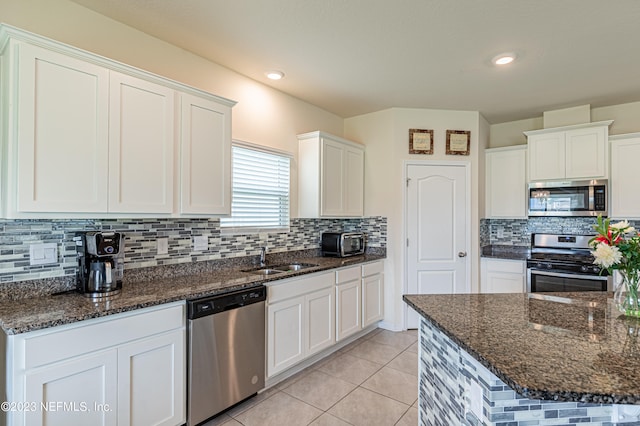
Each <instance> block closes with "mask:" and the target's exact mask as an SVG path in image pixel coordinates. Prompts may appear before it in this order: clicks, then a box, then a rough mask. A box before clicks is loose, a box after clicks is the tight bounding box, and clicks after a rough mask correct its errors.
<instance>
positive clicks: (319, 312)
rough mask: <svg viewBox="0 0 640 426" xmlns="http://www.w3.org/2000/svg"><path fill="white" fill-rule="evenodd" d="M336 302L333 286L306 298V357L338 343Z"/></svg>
mask: <svg viewBox="0 0 640 426" xmlns="http://www.w3.org/2000/svg"><path fill="white" fill-rule="evenodd" d="M334 301H335V295H334V291H333V286H331V287H327V288H325V289H322V290H319V291H316V292H314V293H311V294H307V295H306V296H305V305H306V306H305V308H306V314H305V316H306V326H307V332H306V338H307V339H306V348H305V352H306V353H305V357H308V356H310V355H313V354H315V353H316V352H320V351H321V350H322V349H325V348H328V347H330V346H332V345H333V344H334V343H335V342H336V338H335V336H336V334H335V303H334Z"/></svg>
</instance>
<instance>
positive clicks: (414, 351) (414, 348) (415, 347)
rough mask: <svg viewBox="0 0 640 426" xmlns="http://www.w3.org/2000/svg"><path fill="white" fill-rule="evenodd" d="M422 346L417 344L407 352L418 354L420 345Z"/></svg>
mask: <svg viewBox="0 0 640 426" xmlns="http://www.w3.org/2000/svg"><path fill="white" fill-rule="evenodd" d="M419 344H420V342H415V343H414V344H413V345H411V346H409V347H408V348H407V351H409V352H413V353H416V354H417V353H418V345H419Z"/></svg>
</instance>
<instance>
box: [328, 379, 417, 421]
mask: <svg viewBox="0 0 640 426" xmlns="http://www.w3.org/2000/svg"><path fill="white" fill-rule="evenodd" d="M408 408H409V406H408V405H406V404H403V403H401V402H398V401H396V400H393V399H391V398H387V397H384V396H382V395H379V394H377V393H375V392H371V391H369V390H367V389H363V388H361V387H359V388H357V389H356V390H354V391H353V392H351V393H350V394H349V395H347V396H346V397H345V398H344V399H342V400H341V401H340V402H338V403H337V404H336V405H334V406H333V407H332V408H331V409H330V410H329V414H331V415H333V416H336V417H338V418H340V419H342V420H344V421H346V422H348V423H351V424H353V425H356V426H360V425H362V426H371V425H381V426H383V425H394V424H395V423H396V422H397V421H398V420H400V418H401V417H402V416H403V415H404V413H405V412H406V411H407V409H408Z"/></svg>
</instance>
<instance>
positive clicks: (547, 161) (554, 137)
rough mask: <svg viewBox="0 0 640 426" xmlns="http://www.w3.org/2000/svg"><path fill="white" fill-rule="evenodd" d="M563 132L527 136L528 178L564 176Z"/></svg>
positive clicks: (543, 178)
mask: <svg viewBox="0 0 640 426" xmlns="http://www.w3.org/2000/svg"><path fill="white" fill-rule="evenodd" d="M564 136H565V132H553V133H544V134H540V135H531V136H529V137H528V145H529V153H528V157H529V180H532V181H534V180H551V179H564V178H565V143H564Z"/></svg>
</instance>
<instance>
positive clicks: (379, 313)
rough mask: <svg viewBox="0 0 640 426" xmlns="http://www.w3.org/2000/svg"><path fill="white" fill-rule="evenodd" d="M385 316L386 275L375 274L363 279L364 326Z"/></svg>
mask: <svg viewBox="0 0 640 426" xmlns="http://www.w3.org/2000/svg"><path fill="white" fill-rule="evenodd" d="M383 317H384V276H383V275H382V274H375V275H371V276H369V277H364V278H363V279H362V327H363V328H364V327H367V326H368V325H371V324H373V323H375V322H377V321H380V320H381V319H382V318H383Z"/></svg>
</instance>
